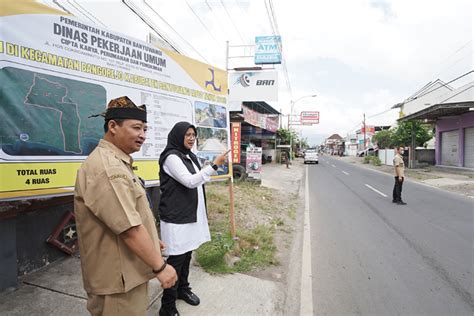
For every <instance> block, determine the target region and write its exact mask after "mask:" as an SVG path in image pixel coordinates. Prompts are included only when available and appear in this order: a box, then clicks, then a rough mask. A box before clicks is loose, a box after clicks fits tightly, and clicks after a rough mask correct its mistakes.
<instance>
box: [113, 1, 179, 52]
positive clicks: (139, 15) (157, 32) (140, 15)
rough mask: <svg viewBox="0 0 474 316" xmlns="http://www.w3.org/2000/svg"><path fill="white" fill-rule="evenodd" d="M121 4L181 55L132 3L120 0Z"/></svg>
mask: <svg viewBox="0 0 474 316" xmlns="http://www.w3.org/2000/svg"><path fill="white" fill-rule="evenodd" d="M122 3H123V4H125V5H126V6H127V7H128V8H129V9H130V11H132V12H133V13H134V14H135V15H136V16H138V17H139V18H140V20H142V21H143V23H145V24H146V25H147V26H148V27H149V28H150V29H152V30H153V31H154V32H155V33H156V34H158V36H160V37H161V38H162V39H163V40H164V41H165V42H166V43H167V44H168V45H170V47H171V48H173V49H174V50H175V51H177V52H178V53H180V54H181V52H180V50H179V49H178V48H176V47H175V45H173V44H171V42H170V40H168V39H167V38H166V37H165V36H164V35H162V34H161V33H160V32H159V31H158V30H157V29H156V27H155V26H154V25H153V23H151V22H148V21H147V19H146V18H145V16H144V14H143V13H141V14H140V13H139V9H138V8H137V7H135V5H134V4H133V3H132V2H130V3H129V0H122Z"/></svg>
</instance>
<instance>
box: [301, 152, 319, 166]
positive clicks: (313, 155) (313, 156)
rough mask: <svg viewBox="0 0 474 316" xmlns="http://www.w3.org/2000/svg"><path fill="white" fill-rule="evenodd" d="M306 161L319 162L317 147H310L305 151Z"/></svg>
mask: <svg viewBox="0 0 474 316" xmlns="http://www.w3.org/2000/svg"><path fill="white" fill-rule="evenodd" d="M304 163H305V164H306V163H316V164H318V163H319V154H318V152H317V151H316V149H308V150H306V152H305V153H304Z"/></svg>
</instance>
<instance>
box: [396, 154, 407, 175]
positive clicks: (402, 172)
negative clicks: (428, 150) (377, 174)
mask: <svg viewBox="0 0 474 316" xmlns="http://www.w3.org/2000/svg"><path fill="white" fill-rule="evenodd" d="M393 165H394V167H395V168H394V172H393V174H394V175H395V177H397V176H398V174H397V167H399V168H400V173H399V174H400V176H401V177H405V163H404V162H403V157H402V156H401V155H400V154H396V155H395V157H394V158H393Z"/></svg>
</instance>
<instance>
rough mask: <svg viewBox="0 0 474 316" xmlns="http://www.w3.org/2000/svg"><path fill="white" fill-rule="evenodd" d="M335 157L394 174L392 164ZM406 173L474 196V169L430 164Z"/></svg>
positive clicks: (451, 190)
mask: <svg viewBox="0 0 474 316" xmlns="http://www.w3.org/2000/svg"><path fill="white" fill-rule="evenodd" d="M334 158H336V159H340V160H343V161H346V162H348V163H353V164H356V165H358V166H361V167H364V168H369V169H373V170H378V171H381V172H385V173H388V174H393V167H392V166H386V165H382V166H375V165H373V164H364V162H363V161H364V159H363V158H362V157H354V156H345V157H336V156H334ZM405 175H406V177H407V178H408V179H410V180H414V181H417V182H421V183H424V184H427V185H430V186H433V187H437V188H440V189H442V190H446V191H450V192H453V193H457V194H461V195H464V196H468V197H473V198H474V171H470V170H465V169H461V168H459V169H457V168H443V167H435V166H428V167H425V168H417V169H405Z"/></svg>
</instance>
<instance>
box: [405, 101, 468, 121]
mask: <svg viewBox="0 0 474 316" xmlns="http://www.w3.org/2000/svg"><path fill="white" fill-rule="evenodd" d="M472 108H474V102H463V103H449V104H435V105H433V106H430V107H428V108H426V109H423V110H421V111H418V112H415V113H412V114H410V115H407V116H404V117H402V118H400V119H398V121H399V122H402V121H411V120H427V121H436V119H438V118H440V117H443V116H455V115H461V114H464V113H468V112H469V109H472Z"/></svg>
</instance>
